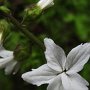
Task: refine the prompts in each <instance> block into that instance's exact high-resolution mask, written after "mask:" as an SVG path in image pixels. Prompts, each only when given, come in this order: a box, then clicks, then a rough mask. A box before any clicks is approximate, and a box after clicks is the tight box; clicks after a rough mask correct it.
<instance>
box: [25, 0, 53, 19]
mask: <svg viewBox="0 0 90 90" xmlns="http://www.w3.org/2000/svg"><path fill="white" fill-rule="evenodd" d="M52 5H54V3H53V0H40V1H39V2H38V3H37V4H34V5H31V6H30V7H27V8H26V9H25V18H26V17H28V16H29V17H31V18H36V17H37V16H39V15H40V14H41V12H42V11H43V10H44V9H46V8H48V7H50V6H52Z"/></svg>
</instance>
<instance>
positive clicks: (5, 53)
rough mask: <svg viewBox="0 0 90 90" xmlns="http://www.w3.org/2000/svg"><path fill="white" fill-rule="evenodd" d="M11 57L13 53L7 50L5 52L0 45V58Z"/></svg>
mask: <svg viewBox="0 0 90 90" xmlns="http://www.w3.org/2000/svg"><path fill="white" fill-rule="evenodd" d="M12 55H13V52H12V51H8V50H5V49H4V47H3V46H2V45H1V44H0V56H1V57H4V58H5V57H9V56H12Z"/></svg>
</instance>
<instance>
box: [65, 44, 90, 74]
mask: <svg viewBox="0 0 90 90" xmlns="http://www.w3.org/2000/svg"><path fill="white" fill-rule="evenodd" d="M89 57H90V43H86V44H83V45H79V46H77V47H75V48H74V49H72V50H71V52H70V53H69V54H68V56H67V60H66V70H68V72H72V73H76V72H79V71H81V70H82V69H83V66H84V65H85V64H86V63H87V61H88V60H89Z"/></svg>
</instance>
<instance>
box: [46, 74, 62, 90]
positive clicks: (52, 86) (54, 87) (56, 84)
mask: <svg viewBox="0 0 90 90" xmlns="http://www.w3.org/2000/svg"><path fill="white" fill-rule="evenodd" d="M47 90H64V88H63V86H62V81H61V76H60V75H58V76H57V77H55V78H54V79H53V80H51V82H50V83H49V85H48V87H47Z"/></svg>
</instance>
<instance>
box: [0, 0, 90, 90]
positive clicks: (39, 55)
mask: <svg viewBox="0 0 90 90" xmlns="http://www.w3.org/2000/svg"><path fill="white" fill-rule="evenodd" d="M7 1H8V2H7V3H6V5H7V7H9V8H10V9H11V11H12V13H13V16H14V17H15V18H16V19H17V20H18V21H19V22H22V19H23V14H22V13H23V11H24V8H25V7H27V6H28V5H31V4H33V3H36V2H38V0H34V1H33V0H7ZM54 2H55V5H54V6H53V7H51V8H49V9H48V10H45V11H44V12H43V13H42V14H41V15H40V16H39V17H38V18H37V19H36V20H33V21H32V20H31V19H29V20H26V21H25V22H23V24H25V25H26V27H28V30H30V32H32V33H33V34H34V35H35V36H37V37H38V38H39V39H40V40H41V41H42V42H43V39H44V38H45V37H50V38H52V39H53V40H54V41H55V42H56V43H57V44H58V45H60V46H61V47H62V48H63V49H64V50H65V52H66V54H68V52H69V51H70V50H71V49H72V48H73V47H75V46H77V45H79V44H80V43H84V42H90V10H89V9H90V0H55V1H54ZM3 19H5V18H4V17H3V16H1V15H0V21H2V20H3ZM4 27H5V32H6V34H5V35H4V38H5V41H4V46H5V48H6V49H9V50H14V49H15V48H16V46H17V45H21V46H23V47H24V48H27V53H28V57H27V58H26V59H25V60H24V61H23V63H22V64H21V68H20V70H19V72H18V73H17V74H16V75H10V76H6V75H4V71H0V90H16V89H17V90H32V89H33V90H46V85H43V86H40V87H36V86H33V85H31V84H27V83H26V82H24V81H23V80H22V79H21V74H22V73H24V72H26V71H29V70H31V69H32V68H37V67H39V66H40V65H42V64H43V63H45V62H46V60H45V57H44V52H43V51H42V50H41V49H40V47H39V46H38V45H35V44H34V43H33V42H32V40H28V38H27V37H26V36H24V35H23V34H22V33H21V32H19V31H18V28H17V27H15V26H14V25H13V24H11V23H10V21H9V20H8V22H6V21H5V24H4ZM80 74H81V75H82V76H83V77H84V78H85V79H87V81H89V83H90V61H89V62H88V63H87V64H86V65H85V68H84V69H83V70H82V71H81V72H80Z"/></svg>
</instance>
